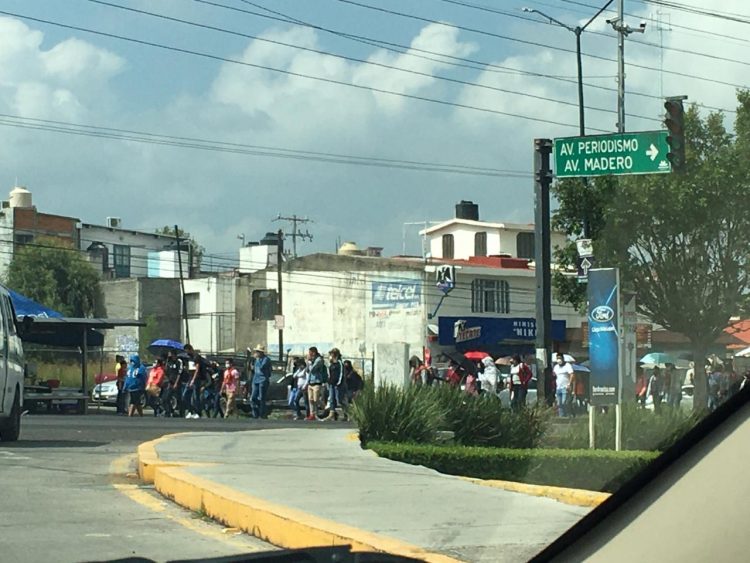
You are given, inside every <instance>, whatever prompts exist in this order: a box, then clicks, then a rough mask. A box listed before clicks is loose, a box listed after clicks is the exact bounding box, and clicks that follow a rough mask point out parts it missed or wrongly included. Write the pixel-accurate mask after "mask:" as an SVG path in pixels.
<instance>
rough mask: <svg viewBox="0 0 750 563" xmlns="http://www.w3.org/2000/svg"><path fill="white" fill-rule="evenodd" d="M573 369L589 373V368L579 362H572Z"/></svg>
mask: <svg viewBox="0 0 750 563" xmlns="http://www.w3.org/2000/svg"><path fill="white" fill-rule="evenodd" d="M573 371H580V372H581V373H590V372H591V370H590V369H589V368H587V367H586V366H584V365H581V364H573Z"/></svg>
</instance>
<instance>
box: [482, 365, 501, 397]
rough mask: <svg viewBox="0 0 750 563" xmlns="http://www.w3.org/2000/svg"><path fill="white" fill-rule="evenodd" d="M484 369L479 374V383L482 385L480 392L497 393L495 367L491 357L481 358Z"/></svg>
mask: <svg viewBox="0 0 750 563" xmlns="http://www.w3.org/2000/svg"><path fill="white" fill-rule="evenodd" d="M482 366H483V367H484V369H483V370H482V372H481V373H480V374H479V381H480V382H481V384H482V391H483V392H486V393H497V375H498V374H497V367H496V366H495V360H493V359H492V356H485V357H484V358H482Z"/></svg>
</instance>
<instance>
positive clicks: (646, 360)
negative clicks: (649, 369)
mask: <svg viewBox="0 0 750 563" xmlns="http://www.w3.org/2000/svg"><path fill="white" fill-rule="evenodd" d="M640 362H641V363H642V364H645V365H655V366H664V365H666V364H676V363H677V361H676V360H675V359H674V358H673V357H672V356H670V355H669V354H665V353H663V352H651V353H650V354H646V355H645V356H643V357H642V358H641V359H640Z"/></svg>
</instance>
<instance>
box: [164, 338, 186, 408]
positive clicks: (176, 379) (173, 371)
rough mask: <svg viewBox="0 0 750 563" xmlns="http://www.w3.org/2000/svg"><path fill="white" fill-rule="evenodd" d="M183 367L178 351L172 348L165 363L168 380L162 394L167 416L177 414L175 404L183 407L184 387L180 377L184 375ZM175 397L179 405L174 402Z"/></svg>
mask: <svg viewBox="0 0 750 563" xmlns="http://www.w3.org/2000/svg"><path fill="white" fill-rule="evenodd" d="M182 369H183V367H182V360H180V359H179V358H178V357H177V353H176V352H175V351H174V350H170V351H169V353H168V354H167V361H166V362H165V365H164V371H165V373H166V376H167V382H166V385H165V386H164V393H163V394H162V406H163V407H164V416H166V417H173V416H174V415H175V412H174V407H175V406H177V407H178V408H181V407H180V404H181V397H182V388H181V381H180V377H181V375H182ZM175 397H176V398H177V401H176V402H177V403H178V404H177V405H174V404H173V403H174V401H173V399H174V398H175ZM183 416H184V413H183Z"/></svg>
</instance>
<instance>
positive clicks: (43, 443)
mask: <svg viewBox="0 0 750 563" xmlns="http://www.w3.org/2000/svg"><path fill="white" fill-rule="evenodd" d="M107 444H109V442H95V441H91V440H24V439H23V438H21V439H20V440H19V441H18V442H3V443H2V444H1V445H0V447H2V448H3V449H14V450H24V449H37V448H98V447H99V446H106V445H107Z"/></svg>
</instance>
